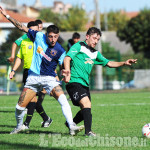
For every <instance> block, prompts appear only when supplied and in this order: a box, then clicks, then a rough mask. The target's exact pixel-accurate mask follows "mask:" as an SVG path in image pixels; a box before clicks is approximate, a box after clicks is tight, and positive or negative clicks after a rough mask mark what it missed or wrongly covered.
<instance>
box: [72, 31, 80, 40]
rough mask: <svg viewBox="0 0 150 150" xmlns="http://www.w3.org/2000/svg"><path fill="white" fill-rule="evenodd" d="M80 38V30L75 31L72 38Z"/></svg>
mask: <svg viewBox="0 0 150 150" xmlns="http://www.w3.org/2000/svg"><path fill="white" fill-rule="evenodd" d="M79 38H80V34H79V33H78V32H74V33H73V35H72V39H79Z"/></svg>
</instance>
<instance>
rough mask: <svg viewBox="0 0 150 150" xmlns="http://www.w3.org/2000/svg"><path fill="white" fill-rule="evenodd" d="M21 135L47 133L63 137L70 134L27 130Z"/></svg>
mask: <svg viewBox="0 0 150 150" xmlns="http://www.w3.org/2000/svg"><path fill="white" fill-rule="evenodd" d="M21 133H27V134H41V133H45V134H61V135H62V136H63V135H69V133H61V132H52V131H40V130H38V131H36V130H26V131H24V132H21Z"/></svg>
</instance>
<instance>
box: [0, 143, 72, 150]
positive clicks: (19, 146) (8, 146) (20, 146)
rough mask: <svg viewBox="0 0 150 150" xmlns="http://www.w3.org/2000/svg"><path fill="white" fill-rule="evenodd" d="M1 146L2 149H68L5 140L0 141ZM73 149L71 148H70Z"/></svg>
mask: <svg viewBox="0 0 150 150" xmlns="http://www.w3.org/2000/svg"><path fill="white" fill-rule="evenodd" d="M0 148H1V149H17V150H19V149H25V150H26V149H27V150H29V149H34V150H43V149H44V150H50V149H51V150H61V149H62V150H66V149H65V148H61V147H58V148H57V147H56V148H55V147H54V148H53V147H50V146H49V147H40V146H37V145H31V144H19V143H9V142H4V141H1V142H0ZM67 150H68V148H67ZM70 150H71V149H70Z"/></svg>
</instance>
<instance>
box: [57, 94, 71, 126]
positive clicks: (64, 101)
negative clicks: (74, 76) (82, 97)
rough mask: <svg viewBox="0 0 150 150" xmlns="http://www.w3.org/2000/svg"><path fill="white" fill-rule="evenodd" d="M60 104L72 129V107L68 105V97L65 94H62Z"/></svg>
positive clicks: (59, 99)
mask: <svg viewBox="0 0 150 150" xmlns="http://www.w3.org/2000/svg"><path fill="white" fill-rule="evenodd" d="M58 102H59V104H60V105H61V109H62V112H63V115H64V116H65V118H66V121H67V123H68V125H69V127H70V125H72V124H73V119H72V112H71V107H70V105H69V103H68V100H67V98H66V96H65V95H64V94H61V95H60V96H59V98H58Z"/></svg>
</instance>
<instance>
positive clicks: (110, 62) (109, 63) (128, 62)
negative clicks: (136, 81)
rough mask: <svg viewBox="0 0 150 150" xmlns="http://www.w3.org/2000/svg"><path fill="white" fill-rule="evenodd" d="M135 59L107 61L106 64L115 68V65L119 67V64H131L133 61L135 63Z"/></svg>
mask: <svg viewBox="0 0 150 150" xmlns="http://www.w3.org/2000/svg"><path fill="white" fill-rule="evenodd" d="M136 62H137V59H128V60H126V61H124V62H115V61H109V62H108V63H107V66H108V67H110V68H116V67H121V66H124V65H126V66H131V65H132V64H133V63H136Z"/></svg>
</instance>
